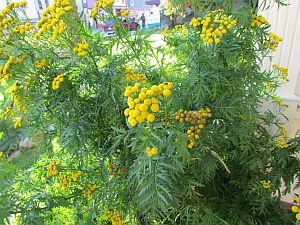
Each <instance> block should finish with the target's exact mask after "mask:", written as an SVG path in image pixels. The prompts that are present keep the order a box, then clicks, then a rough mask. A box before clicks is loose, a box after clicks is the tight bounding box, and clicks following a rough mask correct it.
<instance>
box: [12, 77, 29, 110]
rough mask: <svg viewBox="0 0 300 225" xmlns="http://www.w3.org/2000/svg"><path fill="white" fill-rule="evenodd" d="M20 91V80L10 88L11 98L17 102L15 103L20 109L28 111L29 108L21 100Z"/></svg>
mask: <svg viewBox="0 0 300 225" xmlns="http://www.w3.org/2000/svg"><path fill="white" fill-rule="evenodd" d="M19 92H20V88H19V84H18V82H15V83H14V84H13V86H12V87H11V89H10V94H11V99H12V100H13V102H14V103H15V105H16V107H17V109H18V110H19V111H23V112H24V113H26V112H27V109H26V107H25V105H24V104H23V103H22V101H21V97H20V93H19Z"/></svg>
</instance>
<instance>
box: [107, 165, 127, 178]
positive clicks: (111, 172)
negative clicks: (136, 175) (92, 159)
mask: <svg viewBox="0 0 300 225" xmlns="http://www.w3.org/2000/svg"><path fill="white" fill-rule="evenodd" d="M108 171H109V175H111V176H114V175H116V174H124V171H125V167H124V166H122V167H120V168H119V169H117V170H116V164H115V163H114V162H112V163H111V164H109V166H108Z"/></svg>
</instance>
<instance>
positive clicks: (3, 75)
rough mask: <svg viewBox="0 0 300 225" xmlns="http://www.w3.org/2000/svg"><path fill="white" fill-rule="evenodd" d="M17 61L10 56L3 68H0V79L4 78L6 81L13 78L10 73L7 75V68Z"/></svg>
mask: <svg viewBox="0 0 300 225" xmlns="http://www.w3.org/2000/svg"><path fill="white" fill-rule="evenodd" d="M17 63H18V62H17V60H16V58H15V57H14V56H10V57H9V59H8V61H7V62H6V63H5V65H4V66H0V72H1V73H0V79H2V78H4V79H5V80H8V79H9V78H11V77H13V75H12V74H11V73H8V70H9V67H10V66H11V65H14V64H17Z"/></svg>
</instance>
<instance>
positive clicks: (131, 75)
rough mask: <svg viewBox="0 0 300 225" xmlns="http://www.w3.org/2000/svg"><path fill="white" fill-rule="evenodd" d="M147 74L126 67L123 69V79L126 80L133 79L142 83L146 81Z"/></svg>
mask: <svg viewBox="0 0 300 225" xmlns="http://www.w3.org/2000/svg"><path fill="white" fill-rule="evenodd" d="M147 79H148V78H147V76H146V75H145V74H138V73H137V72H136V71H135V70H133V69H129V68H128V67H126V69H125V80H126V81H134V82H140V83H142V84H146V83H147Z"/></svg>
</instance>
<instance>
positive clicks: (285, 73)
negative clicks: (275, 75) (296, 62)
mask: <svg viewBox="0 0 300 225" xmlns="http://www.w3.org/2000/svg"><path fill="white" fill-rule="evenodd" d="M272 66H273V67H274V68H275V69H277V70H278V71H279V72H280V74H282V76H281V77H280V78H281V79H282V80H283V81H288V80H289V79H288V78H287V77H288V75H289V73H288V68H284V67H281V66H279V65H277V64H273V65H272Z"/></svg>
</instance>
